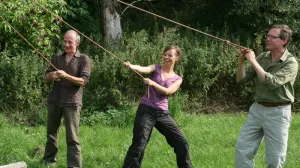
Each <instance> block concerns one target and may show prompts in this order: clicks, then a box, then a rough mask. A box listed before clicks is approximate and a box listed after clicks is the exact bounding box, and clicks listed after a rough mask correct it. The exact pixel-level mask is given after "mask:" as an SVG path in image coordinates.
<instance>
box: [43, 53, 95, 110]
mask: <svg viewBox="0 0 300 168" xmlns="http://www.w3.org/2000/svg"><path fill="white" fill-rule="evenodd" d="M51 63H52V64H53V65H54V66H55V67H56V68H57V69H59V70H63V71H65V72H66V73H67V74H69V75H71V76H74V77H78V78H82V79H83V80H84V83H85V86H86V85H87V84H88V82H89V77H90V71H91V61H90V59H89V57H88V56H87V55H85V54H81V53H80V52H79V51H78V50H77V51H76V53H75V54H74V55H73V58H72V59H71V60H70V61H69V62H68V63H67V62H66V53H63V54H57V55H54V56H53V57H52V60H51ZM52 71H55V69H54V68H53V67H52V66H50V67H49V68H48V69H47V71H46V73H48V72H52ZM82 96H83V87H81V86H79V85H75V84H73V83H72V82H70V81H68V80H64V79H62V80H60V81H54V85H53V88H52V90H51V92H50V95H49V99H48V103H49V104H56V105H59V106H78V105H80V106H82Z"/></svg>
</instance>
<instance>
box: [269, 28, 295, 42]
mask: <svg viewBox="0 0 300 168" xmlns="http://www.w3.org/2000/svg"><path fill="white" fill-rule="evenodd" d="M273 28H276V29H280V34H279V38H280V39H281V40H287V43H286V44H285V45H284V47H287V46H288V44H289V43H290V41H291V40H292V34H293V31H292V30H291V29H290V28H289V26H287V25H282V24H277V25H273V26H271V28H270V29H273Z"/></svg>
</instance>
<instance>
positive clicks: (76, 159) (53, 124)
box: [43, 104, 82, 167]
mask: <svg viewBox="0 0 300 168" xmlns="http://www.w3.org/2000/svg"><path fill="white" fill-rule="evenodd" d="M80 111H81V106H71V107H60V106H56V105H53V104H49V105H48V122H47V143H46V147H45V154H44V158H43V159H44V161H46V162H56V154H57V151H58V142H57V140H58V131H59V126H60V123H61V118H62V117H63V118H64V122H65V129H66V142H67V165H68V167H82V163H81V149H80V144H79V138H78V134H79V120H80Z"/></svg>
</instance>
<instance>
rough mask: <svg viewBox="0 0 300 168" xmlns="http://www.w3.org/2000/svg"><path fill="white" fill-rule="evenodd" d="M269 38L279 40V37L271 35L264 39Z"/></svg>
mask: <svg viewBox="0 0 300 168" xmlns="http://www.w3.org/2000/svg"><path fill="white" fill-rule="evenodd" d="M269 37H270V38H271V39H277V38H280V37H279V36H272V35H266V36H265V38H266V39H267V38H269Z"/></svg>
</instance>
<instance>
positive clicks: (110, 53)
mask: <svg viewBox="0 0 300 168" xmlns="http://www.w3.org/2000/svg"><path fill="white" fill-rule="evenodd" d="M31 1H32V2H34V3H35V4H37V5H38V6H39V7H41V8H42V9H44V10H45V11H47V12H48V13H50V14H51V15H53V16H55V17H56V19H58V20H59V21H62V22H63V23H64V24H66V25H68V26H69V27H71V28H72V29H73V30H75V31H76V32H77V33H79V34H81V35H82V36H83V37H85V38H87V39H88V40H89V41H91V42H92V43H93V44H95V45H96V46H97V47H99V48H101V49H102V50H104V51H105V52H107V53H108V54H109V55H111V56H113V57H114V58H116V59H117V60H119V61H121V62H122V63H125V61H123V60H122V59H120V58H119V57H117V56H116V55H114V54H113V53H112V52H110V51H108V50H107V49H105V48H104V47H102V46H101V45H99V44H98V43H96V42H95V41H94V40H92V39H91V38H89V37H87V36H86V35H84V34H83V33H82V32H80V31H79V30H77V29H75V28H74V27H73V26H71V25H70V24H68V23H67V22H66V21H64V20H63V19H62V18H61V17H60V16H58V15H56V14H55V13H53V12H51V11H50V10H48V9H47V8H45V7H43V6H42V5H41V4H39V3H38V2H36V1H35V0H31ZM131 70H133V71H134V72H135V73H136V74H137V75H139V76H140V77H141V78H143V79H144V77H143V76H142V75H141V74H140V73H138V72H137V71H135V70H134V69H131Z"/></svg>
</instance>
